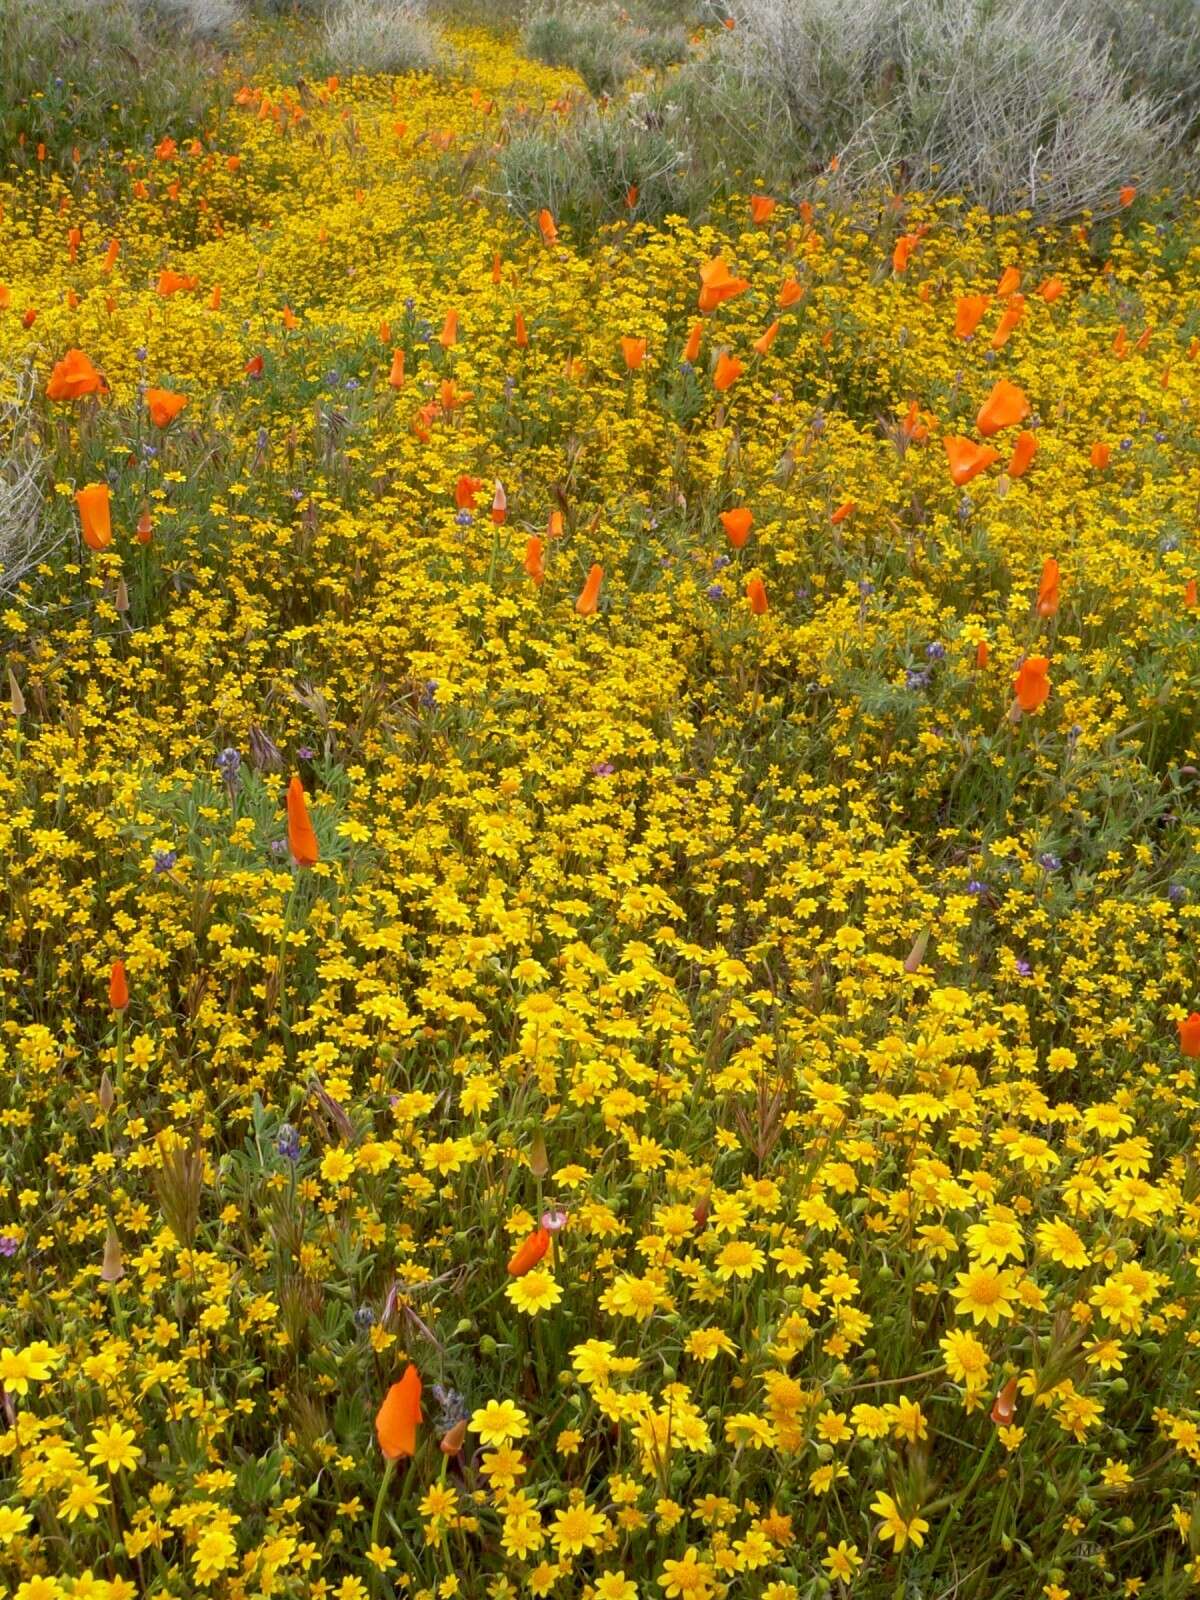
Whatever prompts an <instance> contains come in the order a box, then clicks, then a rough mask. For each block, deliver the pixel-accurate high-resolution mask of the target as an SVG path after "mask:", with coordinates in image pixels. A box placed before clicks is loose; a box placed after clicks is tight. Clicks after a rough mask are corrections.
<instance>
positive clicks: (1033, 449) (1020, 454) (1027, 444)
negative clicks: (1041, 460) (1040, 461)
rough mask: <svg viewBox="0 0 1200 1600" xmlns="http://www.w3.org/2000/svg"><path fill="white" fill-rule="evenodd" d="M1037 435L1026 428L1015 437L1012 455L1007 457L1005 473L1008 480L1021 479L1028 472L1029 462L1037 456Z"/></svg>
mask: <svg viewBox="0 0 1200 1600" xmlns="http://www.w3.org/2000/svg"><path fill="white" fill-rule="evenodd" d="M1037 447H1038V442H1037V434H1035V433H1030V431H1029V429H1028V428H1023V429H1022V430H1021V432H1020V433H1019V434H1018V435H1017V442H1016V444H1015V445H1014V446H1013V453H1012V455H1011V456H1010V457H1009V460H1008V466H1007V467H1006V468H1005V471H1006V472H1007V473H1008V475H1009V477H1010V478H1023V477H1024V476H1025V474H1026V472H1028V470H1029V465H1030V462H1031V461H1032V460H1033V458H1034V456H1035V455H1037Z"/></svg>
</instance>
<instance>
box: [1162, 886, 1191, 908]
mask: <svg viewBox="0 0 1200 1600" xmlns="http://www.w3.org/2000/svg"><path fill="white" fill-rule="evenodd" d="M1187 897H1188V892H1187V890H1186V889H1185V888H1184V886H1183V884H1182V883H1170V884H1168V885H1167V899H1168V900H1169V901H1170V902H1171V904H1172V905H1173V906H1181V905H1182V904H1183V903H1184V901H1185V900H1186V899H1187Z"/></svg>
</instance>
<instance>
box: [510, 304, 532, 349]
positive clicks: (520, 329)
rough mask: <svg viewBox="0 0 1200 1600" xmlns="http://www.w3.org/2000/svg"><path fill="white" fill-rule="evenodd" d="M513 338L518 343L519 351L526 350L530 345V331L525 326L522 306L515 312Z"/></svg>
mask: <svg viewBox="0 0 1200 1600" xmlns="http://www.w3.org/2000/svg"><path fill="white" fill-rule="evenodd" d="M513 336H514V338H515V339H516V341H517V349H518V350H524V349H526V348H527V347H528V345H529V329H528V328H527V327H526V326H525V313H524V312H523V311H522V310H521V308H520V306H518V307H517V309H516V310H515V311H514V312H513Z"/></svg>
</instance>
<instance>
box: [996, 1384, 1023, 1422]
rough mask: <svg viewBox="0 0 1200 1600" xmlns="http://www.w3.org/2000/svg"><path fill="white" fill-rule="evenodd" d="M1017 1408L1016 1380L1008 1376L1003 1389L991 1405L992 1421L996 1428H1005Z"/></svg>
mask: <svg viewBox="0 0 1200 1600" xmlns="http://www.w3.org/2000/svg"><path fill="white" fill-rule="evenodd" d="M1016 1409H1017V1380H1016V1379H1015V1378H1010V1379H1009V1380H1008V1382H1007V1383H1006V1384H1005V1385H1004V1387H1003V1389H1001V1390H1000V1393H999V1394H998V1395H997V1396H996V1399H995V1402H994V1403H993V1405H992V1411H991V1417H992V1421H993V1422H994V1423H995V1424H996V1426H997V1427H998V1428H1007V1427H1008V1426H1009V1424H1010V1423H1011V1422H1012V1419H1013V1417H1014V1416H1015V1415H1016Z"/></svg>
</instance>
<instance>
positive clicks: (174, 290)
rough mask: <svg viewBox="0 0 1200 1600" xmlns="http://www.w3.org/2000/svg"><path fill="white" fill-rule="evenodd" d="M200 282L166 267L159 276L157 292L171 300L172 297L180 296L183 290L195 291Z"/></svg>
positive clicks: (156, 286) (156, 285)
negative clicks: (174, 295)
mask: <svg viewBox="0 0 1200 1600" xmlns="http://www.w3.org/2000/svg"><path fill="white" fill-rule="evenodd" d="M199 281H200V280H199V279H198V278H192V277H189V276H188V275H187V273H185V272H173V271H172V270H171V268H170V267H164V268H163V270H162V271H161V272H160V273H159V275H158V282H157V283H156V284H155V286H154V287H155V292H156V293H157V294H160V295H162V297H163V298H164V299H169V298H170V296H171V295H173V294H178V293H179V292H180V290H181V289H194V288H195V287H196V285H197V283H198V282H199Z"/></svg>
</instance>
